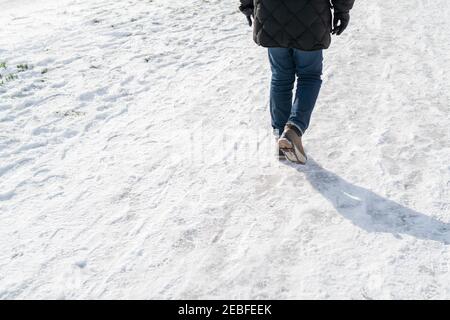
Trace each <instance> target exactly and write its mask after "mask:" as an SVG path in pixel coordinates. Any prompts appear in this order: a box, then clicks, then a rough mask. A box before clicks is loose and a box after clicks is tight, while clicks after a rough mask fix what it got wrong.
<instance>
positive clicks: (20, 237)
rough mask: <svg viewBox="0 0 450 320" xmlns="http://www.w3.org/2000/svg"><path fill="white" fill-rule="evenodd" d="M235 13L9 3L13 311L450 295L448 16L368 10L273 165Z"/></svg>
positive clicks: (360, 10) (2, 49) (211, 8)
mask: <svg viewBox="0 0 450 320" xmlns="http://www.w3.org/2000/svg"><path fill="white" fill-rule="evenodd" d="M237 6H238V1H237V0H209V1H200V0H172V1H165V0H147V1H142V0H127V1H113V0H62V1H61V0H45V1H31V0H0V8H1V10H0V74H1V76H2V78H1V79H0V83H2V84H1V85H0V219H1V223H0V298H1V299H23V298H40V299H109V298H112V299H140V298H143V299H181V298H183V299H207V298H208V299H219V298H224V299H241V298H242V299H287V298H290V299H304V298H309V299H346V298H350V299H407V298H413V299H422V298H424V299H441V298H450V265H449V261H450V224H449V223H450V194H449V189H450V161H449V160H450V129H449V128H450V119H449V111H450V91H449V90H450V87H449V84H450V73H449V70H450V42H449V39H450V31H449V30H450V20H449V19H448V17H449V16H450V2H449V1H447V0H434V1H424V0H398V1H373V0H357V1H356V5H355V8H354V10H353V11H352V21H351V26H350V27H349V28H348V29H347V30H346V32H345V34H344V35H342V36H341V37H334V38H333V44H332V47H331V48H330V50H328V51H326V53H325V72H324V87H323V90H322V92H321V96H320V98H319V102H318V105H317V107H316V111H315V113H314V115H313V119H312V125H311V128H310V130H309V131H308V133H307V135H306V136H305V139H304V143H305V146H306V149H307V152H308V154H309V157H310V160H309V163H308V165H307V166H296V165H292V164H288V163H286V162H278V160H277V159H276V157H275V151H274V148H275V141H274V138H273V136H272V132H271V128H270V119H269V112H268V87H269V81H270V71H269V66H268V61H267V52H266V50H265V49H263V48H260V47H257V46H256V45H254V43H253V42H252V36H251V29H250V28H249V27H248V25H246V19H245V17H244V16H243V15H241V14H240V13H239V12H238V10H237Z"/></svg>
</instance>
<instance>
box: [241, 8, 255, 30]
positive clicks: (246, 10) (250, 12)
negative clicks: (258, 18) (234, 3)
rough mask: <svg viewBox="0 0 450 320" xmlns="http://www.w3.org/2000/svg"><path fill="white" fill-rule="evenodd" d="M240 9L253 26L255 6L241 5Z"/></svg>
mask: <svg viewBox="0 0 450 320" xmlns="http://www.w3.org/2000/svg"><path fill="white" fill-rule="evenodd" d="M239 10H241V12H242V13H243V14H244V15H245V16H246V17H247V21H248V25H249V26H250V27H251V26H252V24H253V22H252V17H253V6H252V5H251V6H240V7H239Z"/></svg>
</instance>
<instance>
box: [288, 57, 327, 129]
mask: <svg viewBox="0 0 450 320" xmlns="http://www.w3.org/2000/svg"><path fill="white" fill-rule="evenodd" d="M293 56H294V60H295V66H296V72H297V77H298V81H297V93H296V97H295V100H294V104H293V106H292V111H291V114H290V116H289V120H288V122H289V123H290V124H293V125H295V126H296V127H297V128H298V129H299V130H300V131H301V133H302V134H303V133H304V132H305V131H306V129H308V127H309V122H310V120H311V114H312V112H313V110H314V106H315V105H316V101H317V97H318V96H319V92H320V88H321V86H322V69H323V52H322V50H317V51H301V50H297V49H294V52H293Z"/></svg>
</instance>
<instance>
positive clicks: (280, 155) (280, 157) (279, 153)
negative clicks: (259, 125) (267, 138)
mask: <svg viewBox="0 0 450 320" xmlns="http://www.w3.org/2000/svg"><path fill="white" fill-rule="evenodd" d="M273 135H274V136H275V145H276V149H275V150H274V152H276V154H275V156H276V157H278V160H286V157H285V156H284V153H283V151H281V149H280V146H279V145H278V140H280V134H279V133H278V130H277V129H275V130H274V131H273Z"/></svg>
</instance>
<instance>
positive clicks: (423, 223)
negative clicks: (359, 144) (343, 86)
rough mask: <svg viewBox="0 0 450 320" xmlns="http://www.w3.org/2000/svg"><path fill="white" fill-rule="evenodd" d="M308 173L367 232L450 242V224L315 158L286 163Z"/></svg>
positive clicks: (318, 187)
mask: <svg viewBox="0 0 450 320" xmlns="http://www.w3.org/2000/svg"><path fill="white" fill-rule="evenodd" d="M287 165H289V166H290V167H293V168H295V169H296V170H297V171H298V172H301V173H303V174H305V176H306V179H307V180H308V181H309V183H310V184H311V185H312V186H313V187H314V189H316V190H317V191H318V192H320V193H321V194H322V196H324V197H325V198H326V199H327V200H328V201H329V202H330V203H331V204H332V205H333V207H334V208H335V209H336V210H337V212H339V214H341V215H342V216H343V217H345V218H346V219H348V220H350V221H351V222H352V223H353V224H354V225H356V226H358V227H360V228H362V229H364V230H366V231H367V232H383V233H392V234H393V235H394V236H395V237H397V238H399V237H400V236H399V234H407V235H411V236H413V237H415V238H418V239H424V240H434V241H439V242H442V243H444V244H446V245H447V244H450V232H449V231H450V224H448V223H444V222H441V221H439V220H436V219H434V218H432V217H430V216H428V215H426V214H423V213H420V212H417V211H415V210H412V209H409V208H407V207H405V206H402V205H401V204H399V203H397V202H394V201H392V200H389V199H387V198H384V197H382V196H380V195H378V194H376V193H374V192H372V191H370V190H368V189H365V188H362V187H359V186H356V185H353V184H351V183H350V182H348V181H346V180H344V179H342V178H341V177H339V176H337V175H336V174H334V173H332V172H330V171H328V170H326V169H324V168H322V167H321V166H320V165H319V164H318V163H317V162H315V161H314V160H313V159H311V158H310V159H308V165H307V166H299V165H295V164H291V163H287Z"/></svg>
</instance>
